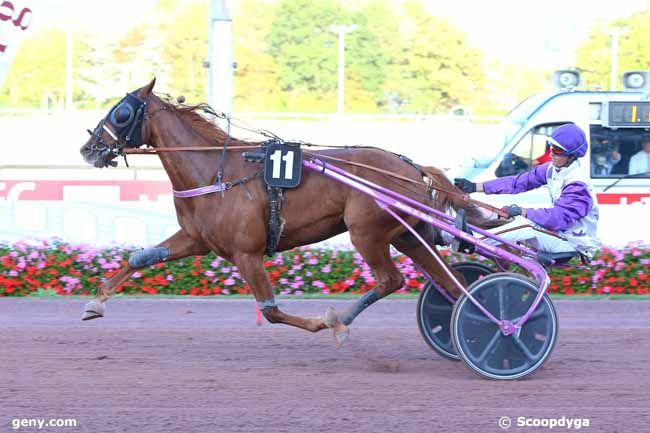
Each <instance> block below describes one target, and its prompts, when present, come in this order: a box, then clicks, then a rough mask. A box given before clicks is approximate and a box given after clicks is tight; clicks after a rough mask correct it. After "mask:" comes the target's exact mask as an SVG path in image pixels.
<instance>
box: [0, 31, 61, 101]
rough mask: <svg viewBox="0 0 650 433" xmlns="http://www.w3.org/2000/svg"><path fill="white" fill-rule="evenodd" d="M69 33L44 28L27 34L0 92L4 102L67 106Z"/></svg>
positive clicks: (0, 98) (1, 99) (0, 97)
mask: <svg viewBox="0 0 650 433" xmlns="http://www.w3.org/2000/svg"><path fill="white" fill-rule="evenodd" d="M65 50H66V36H65V33H64V32H63V31H62V30H60V29H57V28H41V29H40V30H37V31H35V32H34V33H33V34H31V35H29V36H27V37H26V38H25V40H24V41H23V43H22V46H21V48H20V51H19V52H18V54H17V56H16V59H15V60H14V64H13V66H12V68H11V70H10V71H9V73H8V74H7V78H6V80H5V84H4V88H3V89H2V90H1V91H0V104H2V105H5V104H6V105H9V106H11V107H34V108H35V107H44V108H49V107H63V104H64V100H65V76H66V75H65V61H66V53H65Z"/></svg>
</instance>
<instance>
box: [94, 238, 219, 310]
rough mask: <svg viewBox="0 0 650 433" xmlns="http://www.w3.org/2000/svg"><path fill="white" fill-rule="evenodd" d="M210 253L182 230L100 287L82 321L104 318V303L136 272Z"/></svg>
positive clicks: (132, 259)
mask: <svg viewBox="0 0 650 433" xmlns="http://www.w3.org/2000/svg"><path fill="white" fill-rule="evenodd" d="M209 252H210V250H209V249H208V248H206V247H205V246H204V245H202V244H201V243H199V242H197V241H196V240H194V239H192V238H191V237H190V236H189V235H188V234H187V233H186V232H185V231H183V230H182V229H181V230H179V231H178V232H176V233H175V234H174V235H172V236H171V237H170V238H169V239H167V240H165V241H163V242H161V243H160V244H158V245H156V246H155V247H152V248H147V249H145V250H142V251H138V252H136V253H135V254H133V255H132V256H131V257H130V258H129V261H128V263H127V264H126V266H124V267H123V268H122V269H120V271H119V272H118V273H117V274H115V275H113V276H112V277H111V278H109V279H108V280H107V281H106V282H104V283H103V284H102V285H101V286H100V287H99V289H98V290H97V295H95V298H94V299H93V300H92V301H90V302H88V303H87V304H86V307H85V309H84V314H83V316H82V317H81V319H82V320H91V319H96V318H98V317H103V316H104V303H105V302H106V301H107V300H108V299H109V298H110V297H111V295H112V294H113V293H114V292H115V289H116V288H117V287H118V286H119V285H120V284H122V283H123V282H124V281H126V280H127V279H128V278H129V277H130V276H131V275H132V274H133V273H134V272H135V271H136V270H138V269H141V268H144V267H147V266H151V265H154V264H156V263H160V262H163V261H170V260H176V259H182V258H183V257H188V256H196V255H203V254H207V253H209Z"/></svg>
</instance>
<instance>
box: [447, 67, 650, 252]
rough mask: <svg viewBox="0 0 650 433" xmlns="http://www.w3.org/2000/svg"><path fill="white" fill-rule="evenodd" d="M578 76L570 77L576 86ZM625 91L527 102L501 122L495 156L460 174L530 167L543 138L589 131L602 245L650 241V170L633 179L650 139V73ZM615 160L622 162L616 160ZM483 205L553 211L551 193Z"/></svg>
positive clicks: (480, 175) (486, 175)
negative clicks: (571, 128) (636, 160)
mask: <svg viewBox="0 0 650 433" xmlns="http://www.w3.org/2000/svg"><path fill="white" fill-rule="evenodd" d="M567 73H572V74H575V76H576V78H574V79H573V80H567V79H566V77H565V78H564V79H562V77H561V75H560V79H557V78H556V82H565V81H573V82H574V83H577V82H579V78H578V77H579V75H577V72H574V71H560V72H558V73H556V77H557V76H558V75H557V74H567ZM623 81H624V84H626V86H625V87H626V89H627V90H626V91H621V92H612V91H585V90H577V89H576V88H573V87H569V88H563V89H560V90H558V91H556V92H551V93H543V94H538V95H534V96H531V97H529V98H528V99H526V100H524V101H523V102H522V103H520V104H519V105H518V106H517V107H516V108H515V109H514V110H512V111H511V112H510V113H509V114H508V115H507V116H506V119H505V120H504V122H503V124H502V131H503V134H504V135H503V137H504V138H503V142H502V143H501V144H498V143H497V144H496V145H495V147H494V148H493V152H492V154H493V155H494V156H493V157H492V156H490V157H488V158H484V159H478V160H475V161H474V164H473V166H472V167H467V168H465V169H461V170H460V172H457V173H458V175H459V176H460V177H466V178H468V179H470V180H472V181H476V182H482V181H487V180H490V179H494V178H495V177H500V176H505V175H511V174H517V173H520V172H523V171H526V170H528V169H529V164H530V161H532V160H534V159H535V158H537V157H539V156H541V155H543V154H544V152H545V146H546V136H547V135H550V134H551V133H552V132H553V130H554V129H555V128H557V127H558V126H560V125H562V124H564V123H567V122H572V123H575V124H577V125H578V126H580V127H581V128H582V129H583V130H584V131H585V132H586V134H587V139H588V140H589V152H588V153H587V155H586V156H585V157H584V158H583V161H584V162H585V163H586V164H588V166H589V172H590V173H591V180H592V184H593V185H594V187H595V189H596V196H597V199H598V203H599V206H600V210H601V212H600V215H601V217H600V223H599V236H600V238H601V240H602V241H603V243H604V244H606V245H613V246H621V245H625V244H627V243H629V242H634V241H643V242H645V243H647V244H650V173H640V174H635V175H630V174H629V163H630V158H631V157H632V156H633V155H634V154H636V153H638V152H639V151H640V150H641V139H642V137H643V136H647V135H650V73H646V72H630V73H626V74H624V79H623ZM616 160H618V161H616ZM476 198H477V199H478V200H483V201H486V202H488V203H492V204H495V205H499V206H500V205H507V204H513V203H516V204H520V205H522V206H525V207H548V206H550V204H551V201H550V196H549V193H548V191H547V190H546V188H539V189H537V190H534V191H529V192H526V193H524V194H518V195H517V196H516V197H515V196H511V195H498V196H497V195H481V194H476Z"/></svg>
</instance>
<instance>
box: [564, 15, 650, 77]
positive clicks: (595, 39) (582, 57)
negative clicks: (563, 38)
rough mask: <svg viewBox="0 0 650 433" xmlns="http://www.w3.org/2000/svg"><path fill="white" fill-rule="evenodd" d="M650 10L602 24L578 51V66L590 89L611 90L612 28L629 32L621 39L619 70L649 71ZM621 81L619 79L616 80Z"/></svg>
mask: <svg viewBox="0 0 650 433" xmlns="http://www.w3.org/2000/svg"><path fill="white" fill-rule="evenodd" d="M649 21H650V8H648V9H646V10H643V11H640V12H637V13H635V14H633V15H632V16H630V17H629V18H624V19H617V20H613V21H611V22H610V23H599V25H597V26H595V28H594V30H593V31H592V33H591V35H590V36H589V37H588V38H587V39H586V40H585V42H584V43H583V44H582V45H581V46H580V47H579V48H578V52H577V56H576V57H577V66H578V67H579V68H580V70H581V71H583V73H584V78H585V80H586V82H587V84H588V85H590V86H594V87H595V86H598V87H601V88H603V89H607V88H609V82H610V71H611V64H610V62H611V60H610V58H611V36H610V35H609V31H608V30H609V29H610V28H626V29H627V31H626V32H625V33H624V34H623V35H621V36H619V57H618V70H619V71H622V72H624V71H630V70H649V69H650V46H648V40H650V27H649V26H648V22H649ZM617 79H618V77H617Z"/></svg>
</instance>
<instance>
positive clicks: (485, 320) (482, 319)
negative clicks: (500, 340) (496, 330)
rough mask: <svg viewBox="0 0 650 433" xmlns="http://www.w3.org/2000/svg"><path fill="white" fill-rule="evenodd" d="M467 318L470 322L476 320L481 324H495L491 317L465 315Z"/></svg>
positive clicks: (472, 314)
mask: <svg viewBox="0 0 650 433" xmlns="http://www.w3.org/2000/svg"><path fill="white" fill-rule="evenodd" d="M465 317H466V318H467V319H469V320H474V321H476V322H480V323H490V324H495V323H494V322H493V321H492V320H490V318H489V317H487V316H484V315H483V314H474V313H465Z"/></svg>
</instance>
